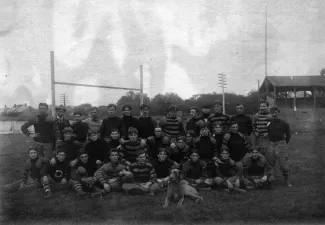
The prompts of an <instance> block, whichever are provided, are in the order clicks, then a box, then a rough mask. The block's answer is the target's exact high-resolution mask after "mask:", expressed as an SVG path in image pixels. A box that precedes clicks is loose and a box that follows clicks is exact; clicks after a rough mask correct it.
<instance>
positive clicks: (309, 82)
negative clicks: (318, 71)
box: [262, 76, 325, 87]
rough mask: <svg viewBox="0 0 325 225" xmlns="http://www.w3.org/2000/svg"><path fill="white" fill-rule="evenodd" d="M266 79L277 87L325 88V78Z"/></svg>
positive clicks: (284, 77)
mask: <svg viewBox="0 0 325 225" xmlns="http://www.w3.org/2000/svg"><path fill="white" fill-rule="evenodd" d="M266 79H268V81H269V82H270V83H271V84H272V85H273V86H275V87H325V76H268V77H267V78H266ZM264 84H265V80H264V82H263V84H262V85H264Z"/></svg>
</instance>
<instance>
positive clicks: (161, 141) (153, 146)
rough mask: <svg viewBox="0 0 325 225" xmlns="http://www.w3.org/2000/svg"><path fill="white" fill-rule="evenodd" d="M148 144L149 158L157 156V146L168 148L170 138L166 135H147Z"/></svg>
mask: <svg viewBox="0 0 325 225" xmlns="http://www.w3.org/2000/svg"><path fill="white" fill-rule="evenodd" d="M148 145H149V150H148V153H149V156H150V157H151V158H157V155H158V148H168V147H169V145H170V140H169V138H168V137H165V136H164V137H160V138H157V137H154V136H151V137H148Z"/></svg>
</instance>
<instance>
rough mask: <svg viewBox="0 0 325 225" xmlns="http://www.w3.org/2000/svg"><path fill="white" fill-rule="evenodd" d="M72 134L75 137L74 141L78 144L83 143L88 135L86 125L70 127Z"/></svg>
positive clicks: (83, 123)
mask: <svg viewBox="0 0 325 225" xmlns="http://www.w3.org/2000/svg"><path fill="white" fill-rule="evenodd" d="M71 128H72V129H73V133H74V134H75V135H76V140H77V141H80V142H85V141H86V139H87V134H88V129H89V127H88V124H87V123H85V122H82V121H81V122H78V123H74V124H72V125H71Z"/></svg>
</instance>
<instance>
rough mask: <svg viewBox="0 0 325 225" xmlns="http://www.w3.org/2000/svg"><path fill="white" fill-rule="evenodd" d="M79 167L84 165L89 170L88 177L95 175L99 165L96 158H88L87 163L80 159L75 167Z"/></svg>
mask: <svg viewBox="0 0 325 225" xmlns="http://www.w3.org/2000/svg"><path fill="white" fill-rule="evenodd" d="M78 167H83V168H84V169H85V170H86V172H87V177H92V176H94V174H95V172H96V170H97V167H98V166H97V164H96V161H95V160H93V159H90V158H88V161H87V162H86V163H83V162H81V161H80V160H78V162H77V163H76V165H75V166H74V169H78Z"/></svg>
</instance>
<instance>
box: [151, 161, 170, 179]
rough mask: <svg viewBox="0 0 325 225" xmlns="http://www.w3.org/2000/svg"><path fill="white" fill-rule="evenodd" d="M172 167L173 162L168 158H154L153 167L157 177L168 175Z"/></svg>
mask: <svg viewBox="0 0 325 225" xmlns="http://www.w3.org/2000/svg"><path fill="white" fill-rule="evenodd" d="M172 167H173V163H172V162H171V161H170V160H164V161H160V160H155V163H154V168H155V171H156V174H157V178H165V177H168V176H169V173H170V170H171V168H172Z"/></svg>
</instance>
